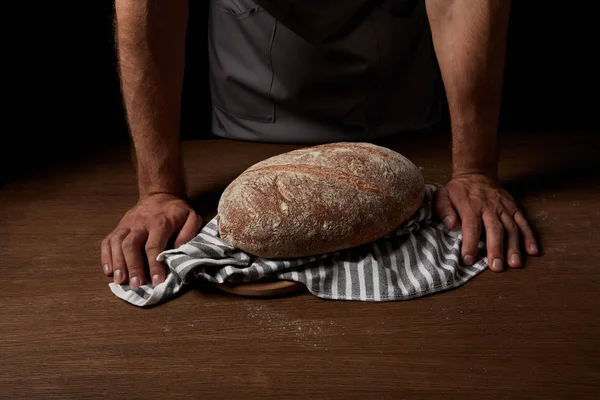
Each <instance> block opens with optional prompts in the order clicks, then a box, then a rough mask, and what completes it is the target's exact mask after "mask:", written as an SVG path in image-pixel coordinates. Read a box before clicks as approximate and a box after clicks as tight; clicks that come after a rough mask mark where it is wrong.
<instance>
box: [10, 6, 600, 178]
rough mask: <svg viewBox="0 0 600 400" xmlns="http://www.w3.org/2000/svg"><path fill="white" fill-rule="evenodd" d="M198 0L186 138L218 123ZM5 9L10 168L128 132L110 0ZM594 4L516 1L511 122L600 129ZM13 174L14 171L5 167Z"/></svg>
mask: <svg viewBox="0 0 600 400" xmlns="http://www.w3.org/2000/svg"><path fill="white" fill-rule="evenodd" d="M207 3H208V2H207V1H192V2H191V6H190V8H191V9H190V24H189V33H188V42H187V46H188V56H187V68H186V77H185V83H184V101H183V126H182V135H183V137H184V138H203V137H206V134H207V132H208V131H209V129H210V122H209V109H208V107H207V106H206V104H208V82H207V79H206V76H207V71H206V60H205V57H206V4H207ZM18 7H21V9H19V10H14V11H13V10H11V11H10V12H9V11H7V12H6V13H5V15H4V16H5V18H4V20H5V30H7V31H8V32H7V33H6V34H5V38H4V52H5V57H4V60H5V66H8V67H9V68H8V70H9V72H5V75H4V79H5V88H8V90H7V91H5V107H4V110H5V112H6V114H5V125H4V128H3V132H2V142H1V143H2V150H3V154H4V157H3V158H2V160H3V164H4V165H3V171H2V172H3V173H5V174H4V175H5V176H6V175H8V176H15V175H18V172H19V171H24V170H28V171H32V170H33V171H35V170H36V169H39V168H43V167H45V166H47V165H49V164H55V163H59V162H69V160H74V159H77V158H82V157H85V156H86V155H87V154H88V152H90V151H94V150H95V149H106V148H107V146H109V147H110V146H111V145H112V144H113V143H114V142H116V141H127V140H129V136H128V132H127V128H126V123H125V119H124V113H123V108H122V103H121V97H120V91H119V82H118V75H117V71H116V58H115V52H114V42H113V37H112V22H113V20H112V17H113V3H112V1H110V0H103V1H99V0H94V1H85V2H84V1H78V2H60V3H54V2H52V3H50V2H44V3H42V4H40V3H38V4H34V3H32V4H23V3H21V5H19V6H18ZM594 8H595V7H594V2H591V1H590V2H587V1H586V2H584V1H580V2H564V1H562V2H552V1H542V0H535V1H524V0H523V1H513V5H512V10H511V19H510V27H509V40H508V54H507V65H506V72H505V79H504V82H505V84H504V101H503V105H502V109H501V122H500V125H501V129H503V130H521V131H525V130H552V131H557V130H560V131H564V132H565V134H568V132H572V131H575V130H594V131H596V130H598V127H599V124H598V110H599V104H600V102H599V101H598V95H599V90H598V89H599V86H598V74H599V69H600V68H599V67H598V65H599V64H598V62H597V61H596V59H597V56H598V54H597V49H596V47H598V44H597V42H598V38H599V35H598V29H597V24H596V23H594V21H593V20H594V15H595V14H594V12H593V9H594ZM6 172H8V174H6Z"/></svg>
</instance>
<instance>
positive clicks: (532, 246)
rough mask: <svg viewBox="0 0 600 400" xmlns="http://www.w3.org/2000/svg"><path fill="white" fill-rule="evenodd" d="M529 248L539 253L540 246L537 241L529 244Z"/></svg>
mask: <svg viewBox="0 0 600 400" xmlns="http://www.w3.org/2000/svg"><path fill="white" fill-rule="evenodd" d="M529 250H531V251H532V252H534V253H537V252H538V247H537V245H536V244H535V243H532V244H530V245H529Z"/></svg>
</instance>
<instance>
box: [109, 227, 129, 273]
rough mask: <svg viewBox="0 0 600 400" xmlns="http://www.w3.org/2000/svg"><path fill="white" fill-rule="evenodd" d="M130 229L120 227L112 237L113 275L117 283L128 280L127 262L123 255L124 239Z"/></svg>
mask: <svg viewBox="0 0 600 400" xmlns="http://www.w3.org/2000/svg"><path fill="white" fill-rule="evenodd" d="M129 232H130V230H129V229H119V230H117V231H115V233H114V234H113V235H112V236H111V238H110V253H111V259H112V262H111V263H109V264H110V265H111V266H112V270H113V277H114V281H115V283H118V284H122V283H124V282H125V281H126V280H127V264H126V262H125V256H124V255H123V248H122V245H123V240H124V239H125V238H126V237H127V235H128V234H129Z"/></svg>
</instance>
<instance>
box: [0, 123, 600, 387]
mask: <svg viewBox="0 0 600 400" xmlns="http://www.w3.org/2000/svg"><path fill="white" fill-rule="evenodd" d="M599 139H600V137H599V136H598V134H597V133H595V132H590V133H576V132H573V133H570V132H567V133H565V132H562V133H549V132H538V133H518V132H516V133H503V134H502V136H501V141H502V157H501V175H502V179H503V181H504V182H505V184H506V186H507V187H508V188H509V189H510V191H511V193H513V194H514V196H515V197H516V198H517V199H518V200H519V201H520V203H521V205H522V206H523V208H524V210H525V211H526V214H527V215H528V216H529V218H530V220H531V222H532V224H533V225H534V226H535V229H536V231H537V232H538V236H539V239H540V241H541V247H542V252H543V255H542V256H541V257H539V258H528V259H526V260H525V262H526V266H525V268H523V269H521V270H511V271H508V272H505V273H502V274H496V273H492V272H491V271H485V272H484V273H482V274H481V275H479V276H477V277H476V278H475V279H473V280H472V281H469V282H467V283H466V284H465V285H464V286H463V287H461V288H458V289H455V290H452V291H448V292H445V293H440V294H437V295H433V296H429V297H425V298H421V299H416V300H410V301H399V302H390V303H360V302H342V301H326V300H321V299H318V298H316V297H314V296H312V295H310V294H302V295H299V296H294V297H287V298H281V299H270V300H261V299H248V298H243V297H236V296H231V295H229V294H226V293H222V292H218V291H216V290H214V289H211V288H209V287H204V285H199V286H198V287H194V288H192V289H190V290H189V291H188V292H186V293H184V294H183V295H181V296H179V297H177V298H175V299H173V300H172V301H170V302H168V303H165V304H163V305H160V306H158V307H154V308H149V309H141V308H137V307H134V306H132V305H129V304H127V303H125V302H123V301H121V300H119V299H118V298H116V297H115V296H114V295H112V293H111V292H110V291H109V289H108V286H107V284H108V282H109V280H108V279H107V278H105V277H104V276H103V274H102V273H101V269H100V241H101V240H102V238H103V237H104V236H105V235H106V234H107V233H108V232H109V231H111V230H112V229H113V228H114V227H115V226H116V224H117V222H118V220H119V219H120V217H121V215H122V213H123V212H124V211H126V210H127V209H128V208H129V207H130V206H132V205H133V204H134V203H135V201H136V185H135V175H134V171H133V168H132V165H131V162H130V158H129V149H128V148H127V146H126V145H124V146H121V147H113V148H108V149H106V148H105V149H102V150H99V151H98V152H96V153H95V154H94V153H89V154H85V155H84V156H80V157H78V158H76V159H74V160H68V159H66V160H63V161H62V162H58V161H57V162H56V163H55V165H54V167H52V168H44V169H43V170H38V171H37V172H36V173H35V174H28V175H24V176H23V177H21V179H19V180H15V181H12V182H9V183H7V184H6V185H5V186H4V187H3V188H2V189H0V271H1V272H2V280H1V284H0V285H1V286H0V287H1V289H2V290H1V291H0V308H1V310H2V312H1V313H0V324H1V326H0V398H2V399H16V398H28V399H30V398H43V399H48V398H54V397H56V398H77V399H87V398H123V399H125V398H127V399H150V398H206V399H214V398H248V399H254V398H267V397H273V398H304V399H306V398H315V399H317V398H318V399H321V398H368V399H371V398H390V399H401V398H418V399H423V398H442V397H443V398H477V399H482V398H506V399H513V398H532V399H533V398H536V399H537V398H544V399H562V398H564V399H567V398H568V399H571V398H573V399H592V398H598V397H595V396H594V394H595V395H596V396H597V395H598V394H599V393H600V310H599V305H600V297H599V295H600V290H599V289H600V265H599V261H600V246H599V240H598V232H599V230H600V183H599V179H598V167H599V165H600V163H599V159H600V157H599V154H598V150H599V148H600V146H599V143H600V140H599ZM387 144H388V145H390V146H391V147H393V148H394V149H396V150H398V151H400V152H401V153H403V154H404V155H406V156H408V157H409V158H411V159H412V160H413V161H414V162H415V163H416V164H417V165H419V166H421V167H423V172H424V175H425V177H426V180H427V181H428V182H444V181H445V180H446V179H447V178H448V176H449V175H448V174H449V171H450V169H449V167H450V158H449V141H448V135H431V136H425V135H421V136H420V137H410V136H406V137H404V138H402V139H401V140H399V141H396V142H395V143H387ZM293 148H294V147H293V146H281V145H272V144H253V143H240V142H231V141H225V140H222V141H221V140H209V141H197V142H186V143H185V161H186V167H187V170H188V174H189V182H190V188H191V191H192V193H193V196H194V198H195V201H194V204H195V206H196V207H197V209H198V210H199V211H200V212H201V213H202V215H204V216H205V217H206V218H210V217H211V216H213V215H214V212H215V209H216V204H217V201H218V198H219V195H220V193H221V191H222V190H223V188H224V187H225V186H226V185H227V184H228V183H229V182H230V181H231V180H232V179H233V178H234V177H235V176H237V174H239V173H240V172H241V171H242V170H243V169H244V168H246V167H247V166H249V165H251V164H253V163H255V162H257V161H259V160H262V159H264V158H266V157H268V156H271V155H275V154H278V153H281V152H283V151H287V150H291V149H293Z"/></svg>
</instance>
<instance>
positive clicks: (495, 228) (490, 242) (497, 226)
mask: <svg viewBox="0 0 600 400" xmlns="http://www.w3.org/2000/svg"><path fill="white" fill-rule="evenodd" d="M481 218H482V219H483V224H484V225H485V236H486V248H487V257H488V264H489V266H490V269H491V270H492V271H494V272H501V271H502V270H503V269H504V262H503V261H502V260H503V257H502V255H503V253H504V251H503V248H504V229H503V226H502V223H501V222H500V219H499V218H498V216H497V215H495V214H493V213H490V212H484V213H483V215H482V216H481Z"/></svg>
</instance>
